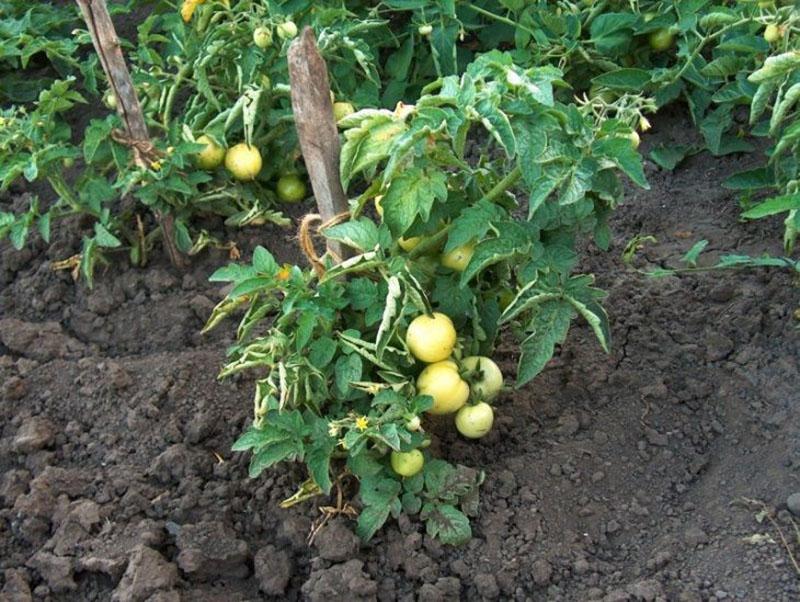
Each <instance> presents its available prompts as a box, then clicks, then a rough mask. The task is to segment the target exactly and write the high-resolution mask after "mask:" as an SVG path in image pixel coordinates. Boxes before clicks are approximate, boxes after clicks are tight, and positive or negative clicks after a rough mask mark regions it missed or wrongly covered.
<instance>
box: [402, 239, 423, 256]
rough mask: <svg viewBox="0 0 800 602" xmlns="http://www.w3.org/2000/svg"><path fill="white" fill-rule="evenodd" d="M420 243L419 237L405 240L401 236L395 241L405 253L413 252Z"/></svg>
mask: <svg viewBox="0 0 800 602" xmlns="http://www.w3.org/2000/svg"><path fill="white" fill-rule="evenodd" d="M421 242H422V237H421V236H411V237H409V238H405V237H404V236H401V237H400V238H398V239H397V244H398V245H400V248H401V249H403V251H405V252H406V253H409V252H410V251H413V250H414V249H416V248H417V245H418V244H419V243H421Z"/></svg>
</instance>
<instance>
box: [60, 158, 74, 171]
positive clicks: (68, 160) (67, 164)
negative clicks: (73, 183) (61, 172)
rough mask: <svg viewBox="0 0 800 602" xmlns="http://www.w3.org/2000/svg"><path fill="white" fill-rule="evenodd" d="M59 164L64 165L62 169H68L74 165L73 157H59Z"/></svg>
mask: <svg viewBox="0 0 800 602" xmlns="http://www.w3.org/2000/svg"><path fill="white" fill-rule="evenodd" d="M61 165H63V166H64V169H70V168H71V167H75V159H74V158H72V157H64V158H63V159H61Z"/></svg>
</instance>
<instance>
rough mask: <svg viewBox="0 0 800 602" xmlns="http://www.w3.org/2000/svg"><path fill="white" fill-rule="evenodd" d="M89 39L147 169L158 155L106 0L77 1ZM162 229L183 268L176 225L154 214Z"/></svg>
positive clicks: (169, 218) (137, 154) (132, 144)
mask: <svg viewBox="0 0 800 602" xmlns="http://www.w3.org/2000/svg"><path fill="white" fill-rule="evenodd" d="M76 2H77V3H78V6H79V7H80V9H81V13H82V14H83V19H84V20H85V21H86V26H87V27H88V29H89V34H90V35H91V37H92V43H93V44H94V48H95V51H97V56H98V57H99V59H100V64H101V65H102V66H103V71H104V72H105V74H106V78H107V79H108V85H109V87H110V89H111V91H112V92H113V93H114V95H115V96H116V99H117V112H118V113H119V116H120V118H121V119H122V122H123V124H125V136H126V140H125V142H126V143H127V144H128V146H130V148H131V150H132V151H133V155H134V159H135V161H136V162H137V164H139V165H140V166H143V167H147V166H148V165H149V162H150V161H152V160H155V159H156V158H157V152H156V149H155V147H154V146H153V144H152V142H151V140H150V133H149V132H148V131H147V124H146V123H145V120H144V114H143V113H142V107H141V105H140V104H139V97H138V96H137V95H136V88H134V87H133V81H132V80H131V74H130V72H129V71H128V65H127V64H126V63H125V57H124V55H123V54H122V47H121V45H120V43H119V37H118V36H117V31H116V29H114V23H113V21H111V16H110V15H109V13H108V7H107V6H106V0H76ZM156 219H157V220H158V223H159V225H160V226H161V230H162V234H163V241H164V247H165V248H166V250H167V254H168V255H169V257H170V260H171V261H172V263H173V265H175V266H178V267H181V266H183V265H185V259H184V257H183V255H182V254H181V252H180V251H179V250H178V247H177V245H176V244H175V238H174V237H175V224H174V220H173V217H172V215H170V214H168V213H161V212H156Z"/></svg>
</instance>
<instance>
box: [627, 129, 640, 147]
mask: <svg viewBox="0 0 800 602" xmlns="http://www.w3.org/2000/svg"><path fill="white" fill-rule="evenodd" d="M628 139H629V140H630V141H631V146H633V149H634V150H636V149H637V148H639V143H641V141H642V140H641V138H639V134H638V133H636V132H635V131H634V132H631V133H630V134H628Z"/></svg>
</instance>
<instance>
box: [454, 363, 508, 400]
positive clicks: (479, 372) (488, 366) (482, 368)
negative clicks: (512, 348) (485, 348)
mask: <svg viewBox="0 0 800 602" xmlns="http://www.w3.org/2000/svg"><path fill="white" fill-rule="evenodd" d="M461 365H462V366H463V367H464V369H465V370H466V373H465V374H464V376H465V377H466V379H467V382H468V383H469V388H470V391H471V392H472V394H473V396H474V397H473V398H475V399H482V400H484V401H491V400H492V399H494V398H495V397H497V394H498V393H500V391H501V390H502V388H503V373H502V372H500V368H499V367H498V365H497V364H495V363H494V361H493V360H492V359H491V358H488V357H485V356H481V355H472V356H470V357H465V358H464V359H463V360H462V362H461Z"/></svg>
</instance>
